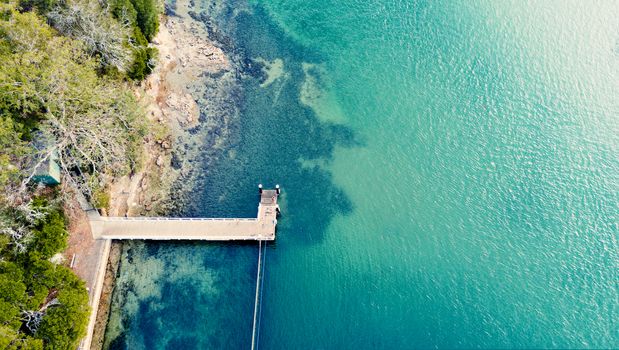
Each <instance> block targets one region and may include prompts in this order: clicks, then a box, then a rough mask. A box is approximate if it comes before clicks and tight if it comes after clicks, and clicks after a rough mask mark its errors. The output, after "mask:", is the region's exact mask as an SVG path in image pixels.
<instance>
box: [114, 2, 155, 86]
mask: <svg viewBox="0 0 619 350" xmlns="http://www.w3.org/2000/svg"><path fill="white" fill-rule="evenodd" d="M111 5H112V13H113V14H114V17H116V18H117V19H118V20H120V21H121V22H123V23H128V24H130V25H132V26H133V35H132V36H131V41H132V45H131V47H132V51H133V53H132V55H133V63H132V64H131V66H130V68H129V70H128V71H127V76H128V77H129V78H131V79H133V80H138V81H139V80H143V79H144V78H145V77H146V76H148V75H149V74H150V73H151V71H152V66H151V64H152V62H153V61H154V60H155V59H156V58H157V50H156V49H155V48H152V47H148V42H149V41H150V40H152V38H153V37H154V35H155V34H156V33H157V30H158V28H159V17H158V16H159V10H158V9H157V5H156V1H155V0H115V1H114V2H113V3H112V4H111Z"/></svg>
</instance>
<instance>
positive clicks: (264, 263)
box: [256, 241, 267, 350]
mask: <svg viewBox="0 0 619 350" xmlns="http://www.w3.org/2000/svg"><path fill="white" fill-rule="evenodd" d="M266 264H267V242H266V241H265V242H264V252H263V253H262V272H261V274H260V300H259V304H260V306H259V308H258V327H257V328H256V350H258V348H259V347H260V325H261V324H262V322H261V320H262V296H263V295H264V293H263V292H262V290H263V289H264V269H265V268H266V267H265V266H266Z"/></svg>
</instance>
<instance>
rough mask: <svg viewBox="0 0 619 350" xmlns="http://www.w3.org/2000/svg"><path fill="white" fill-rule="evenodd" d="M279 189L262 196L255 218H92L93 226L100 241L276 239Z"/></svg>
mask: <svg viewBox="0 0 619 350" xmlns="http://www.w3.org/2000/svg"><path fill="white" fill-rule="evenodd" d="M277 197H278V191H277V190H264V191H262V193H261V195H260V204H259V205H258V215H257V217H256V218H251V219H246V218H242V219H234V218H221V219H203V218H163V217H151V218H145V217H106V216H99V215H96V216H91V217H90V227H91V229H92V234H93V236H94V237H95V238H97V239H99V238H101V239H144V240H206V241H234V240H261V241H272V240H274V239H275V226H276V225H277V213H278V212H279V206H278V205H277Z"/></svg>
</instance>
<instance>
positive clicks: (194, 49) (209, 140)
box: [91, 1, 240, 349]
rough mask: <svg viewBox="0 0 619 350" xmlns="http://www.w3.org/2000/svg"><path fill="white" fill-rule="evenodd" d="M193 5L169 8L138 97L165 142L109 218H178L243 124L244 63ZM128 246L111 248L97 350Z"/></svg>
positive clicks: (125, 188)
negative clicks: (204, 167) (200, 167)
mask: <svg viewBox="0 0 619 350" xmlns="http://www.w3.org/2000/svg"><path fill="white" fill-rule="evenodd" d="M193 6H194V5H193V2H192V1H191V2H177V3H176V4H175V6H174V8H170V7H167V6H166V15H164V16H162V18H161V22H160V23H161V24H160V29H159V33H158V34H157V36H156V37H155V38H154V40H153V46H154V47H156V48H157V49H158V50H159V61H158V63H157V66H156V68H155V69H154V71H153V73H152V74H151V75H150V76H149V77H148V78H147V80H146V81H145V82H144V83H143V84H142V86H141V87H140V88H139V89H136V95H137V96H138V97H139V98H140V99H141V100H142V101H144V105H145V106H146V112H147V115H148V118H149V120H150V122H151V123H153V125H155V128H159V127H160V130H161V134H160V135H155V136H154V137H153V138H152V139H149V140H148V142H147V144H146V145H145V150H144V153H145V155H146V157H147V158H146V159H145V161H144V167H143V168H142V169H141V171H139V172H138V173H136V174H133V175H132V176H127V177H125V178H121V179H119V180H118V181H116V182H115V184H114V185H113V186H112V187H111V204H110V208H109V214H110V215H114V216H125V215H126V216H138V215H142V216H155V215H166V214H169V213H174V212H178V210H179V209H178V208H182V207H183V206H184V205H185V204H186V203H185V202H186V201H185V198H186V197H187V193H188V192H189V191H191V190H192V189H193V186H192V184H193V183H194V182H195V180H196V178H197V176H198V174H197V172H196V169H194V167H193V166H192V165H193V163H194V162H196V161H197V160H198V159H199V161H200V162H204V163H206V164H209V159H211V158H215V157H217V155H218V154H219V153H220V152H221V151H222V150H223V149H224V148H225V146H226V144H227V143H228V142H229V140H230V131H231V129H232V128H233V124H234V121H235V120H236V118H237V117H238V108H237V103H236V100H237V99H238V95H239V91H240V88H239V83H238V81H239V72H240V70H239V69H237V68H236V67H238V64H237V63H235V62H236V61H238V60H232V59H231V58H230V56H231V55H230V53H232V52H233V48H232V46H231V43H230V41H229V39H226V38H225V36H223V35H222V34H221V33H218V31H217V30H216V29H214V27H213V25H209V23H210V22H209V21H207V20H205V19H204V18H202V17H203V16H198V15H196V14H195V12H193V11H192V8H193ZM122 251H123V245H122V243H121V242H114V243H113V244H112V246H111V248H110V254H109V258H108V260H107V267H106V272H105V278H104V283H103V287H102V292H101V298H100V301H99V303H98V305H97V306H96V307H97V309H98V310H97V318H96V323H95V328H94V333H93V336H92V343H91V349H102V348H103V346H104V345H105V333H106V327H107V323H108V319H109V314H110V307H111V304H112V299H113V291H114V288H115V280H116V277H117V274H118V271H119V266H120V263H121V255H122Z"/></svg>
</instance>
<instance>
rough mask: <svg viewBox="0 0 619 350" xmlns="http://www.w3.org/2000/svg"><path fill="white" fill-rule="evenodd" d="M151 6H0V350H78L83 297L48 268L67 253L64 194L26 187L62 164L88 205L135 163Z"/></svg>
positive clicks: (143, 131) (53, 1)
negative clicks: (137, 90) (138, 92)
mask: <svg viewBox="0 0 619 350" xmlns="http://www.w3.org/2000/svg"><path fill="white" fill-rule="evenodd" d="M157 16H158V10H157V5H156V2H155V1H154V0H109V2H107V1H105V0H103V1H95V0H21V2H20V3H16V2H15V1H13V0H8V2H7V1H6V0H5V1H3V2H0V62H2V64H0V149H1V150H2V151H1V152H0V349H63V350H65V349H75V348H76V347H77V345H78V342H79V340H80V339H81V338H82V337H83V336H84V334H85V331H86V324H87V321H88V315H89V312H90V310H89V307H88V293H87V291H86V288H85V285H84V282H83V281H81V280H80V279H79V278H78V277H77V276H76V275H75V274H74V273H73V272H72V271H71V270H70V269H69V268H67V267H66V266H63V265H62V264H60V263H57V262H52V259H50V258H52V257H53V256H54V255H56V254H57V253H60V252H62V251H63V250H65V249H66V247H67V237H68V232H67V229H66V224H67V222H66V218H65V216H64V213H63V211H62V202H63V198H64V197H63V195H62V194H63V192H62V191H61V190H55V191H54V190H48V191H40V190H39V188H38V187H36V186H33V183H32V181H31V180H32V178H33V176H34V175H35V173H36V169H38V168H39V166H40V165H41V164H44V162H46V161H50V159H52V157H53V159H57V162H58V163H59V167H60V168H61V173H62V179H63V183H64V184H65V186H68V187H70V188H72V190H74V191H77V192H80V193H82V194H84V195H85V196H86V198H88V199H90V200H91V201H99V202H102V200H101V198H105V196H103V195H102V193H103V192H102V191H103V190H104V189H105V188H106V187H107V186H108V185H109V183H110V182H111V181H113V179H114V178H116V177H118V176H121V175H124V174H127V173H129V172H132V171H135V170H136V168H137V167H138V166H139V164H140V160H141V153H140V150H141V149H142V147H141V145H142V142H144V139H145V138H146V137H148V135H149V131H148V129H147V124H146V118H145V115H144V111H143V110H142V108H141V107H140V105H139V103H138V101H137V100H136V97H135V95H134V93H133V92H132V90H131V89H132V86H131V84H132V83H131V82H132V81H133V80H140V79H143V78H144V77H145V76H146V75H147V74H149V73H150V70H151V69H152V66H153V62H154V59H155V56H156V51H155V50H154V49H153V48H151V47H149V40H150V39H152V37H153V36H154V35H155V33H156V31H157V27H158V18H157Z"/></svg>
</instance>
